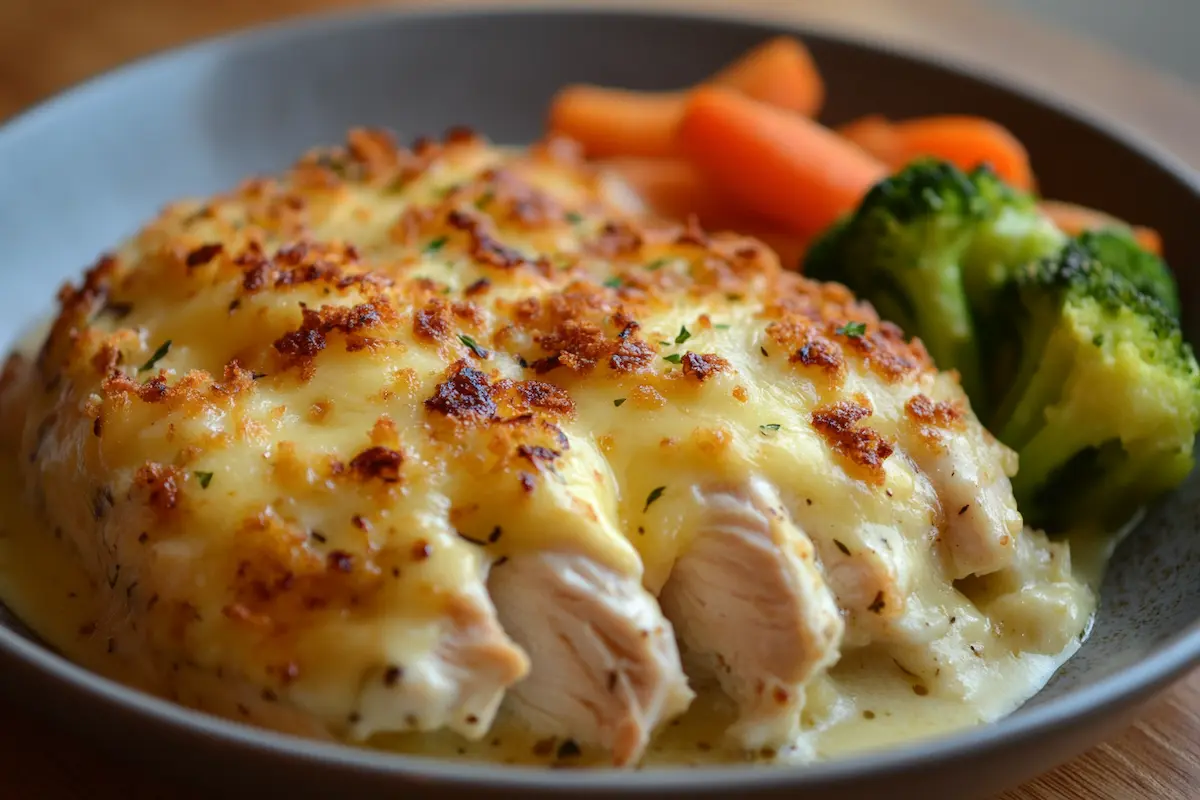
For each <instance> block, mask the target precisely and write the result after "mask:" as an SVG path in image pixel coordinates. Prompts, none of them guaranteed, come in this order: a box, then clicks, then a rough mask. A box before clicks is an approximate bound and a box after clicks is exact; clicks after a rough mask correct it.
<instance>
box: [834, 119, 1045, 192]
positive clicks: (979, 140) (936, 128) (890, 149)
mask: <svg viewBox="0 0 1200 800" xmlns="http://www.w3.org/2000/svg"><path fill="white" fill-rule="evenodd" d="M838 132H839V133H841V134H842V135H843V136H845V137H846V138H847V139H849V140H850V141H852V142H854V143H855V144H857V145H858V146H859V147H862V148H863V149H864V150H866V151H867V152H869V153H872V154H873V155H874V156H875V157H876V158H878V159H880V160H881V161H883V162H884V163H886V164H887V165H888V166H889V167H890V168H892V169H893V170H895V169H899V168H900V167H903V166H904V165H905V164H907V163H909V162H910V161H912V160H913V159H915V158H919V157H921V156H934V157H937V158H942V159H945V160H946V161H949V162H951V163H953V164H956V165H957V166H959V167H960V168H962V169H964V170H969V169H974V168H975V167H977V166H979V165H980V164H983V163H987V164H989V165H991V167H992V169H994V170H995V171H996V173H997V174H998V175H999V176H1000V177H1001V178H1003V179H1004V180H1005V181H1007V182H1008V183H1010V184H1011V185H1013V186H1016V187H1018V188H1020V189H1032V188H1033V186H1034V179H1033V170H1032V169H1031V168H1030V166H1029V154H1028V153H1027V152H1026V151H1025V146H1024V145H1022V144H1021V142H1020V141H1018V140H1017V137H1015V136H1013V135H1012V133H1011V132H1010V131H1009V130H1008V129H1007V128H1005V127H1004V126H1002V125H1000V124H998V123H996V122H992V121H991V120H989V119H983V118H982V117H968V116H953V115H943V116H935V117H921V118H919V119H910V120H904V121H902V122H890V121H888V120H887V119H885V118H884V117H881V116H879V115H877V114H872V115H870V116H866V117H863V118H861V119H858V120H855V121H854V122H851V123H848V124H846V125H843V126H842V127H841V128H839V129H838Z"/></svg>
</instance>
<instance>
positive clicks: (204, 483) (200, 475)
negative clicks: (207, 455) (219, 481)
mask: <svg viewBox="0 0 1200 800" xmlns="http://www.w3.org/2000/svg"><path fill="white" fill-rule="evenodd" d="M192 474H193V475H195V476H196V480H198V481H200V488H201V489H207V488H208V485H209V484H210V483H212V478H213V474H212V473H211V472H193V473H192Z"/></svg>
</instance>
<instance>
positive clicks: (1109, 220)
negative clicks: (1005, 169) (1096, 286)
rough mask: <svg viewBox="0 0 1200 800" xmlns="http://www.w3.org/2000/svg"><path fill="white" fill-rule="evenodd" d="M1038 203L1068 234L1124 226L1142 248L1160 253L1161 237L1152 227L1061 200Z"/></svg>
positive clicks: (1158, 254) (1156, 253)
mask: <svg viewBox="0 0 1200 800" xmlns="http://www.w3.org/2000/svg"><path fill="white" fill-rule="evenodd" d="M1040 205H1041V209H1042V212H1043V213H1044V214H1045V215H1046V216H1047V217H1049V218H1050V221H1051V222H1053V223H1054V224H1055V225H1057V226H1058V227H1059V229H1060V230H1062V232H1063V233H1065V234H1067V235H1068V236H1077V235H1079V234H1081V233H1083V232H1084V231H1091V230H1097V229H1099V228H1126V229H1128V230H1130V231H1132V232H1133V238H1134V239H1136V240H1137V243H1138V244H1139V245H1140V246H1141V247H1142V248H1144V249H1145V250H1148V251H1150V252H1151V253H1154V254H1155V255H1156V256H1161V255H1162V237H1161V236H1159V234H1158V231H1156V230H1154V229H1153V228H1147V227H1145V226H1144V225H1130V224H1129V223H1128V222H1126V221H1125V220H1122V219H1118V218H1117V217H1114V216H1113V215H1111V214H1107V213H1105V212H1103V211H1097V210H1096V209H1094V208H1088V207H1087V206H1081V205H1077V204H1075V203H1067V202H1063V201H1062V200H1042V201H1041V203H1040Z"/></svg>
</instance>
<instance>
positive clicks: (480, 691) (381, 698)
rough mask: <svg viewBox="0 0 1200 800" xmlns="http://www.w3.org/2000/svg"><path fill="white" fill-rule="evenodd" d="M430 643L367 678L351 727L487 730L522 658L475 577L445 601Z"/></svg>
mask: <svg viewBox="0 0 1200 800" xmlns="http://www.w3.org/2000/svg"><path fill="white" fill-rule="evenodd" d="M440 628H441V630H440V631H439V634H438V637H437V640H436V643H435V644H434V646H433V647H431V648H429V649H428V650H427V651H426V652H425V653H424V654H423V656H422V657H421V658H419V659H417V660H415V661H412V660H410V661H408V662H406V663H405V664H404V666H403V667H400V666H398V665H388V666H386V667H382V668H381V669H380V670H378V671H377V674H376V675H374V676H373V677H372V679H369V680H368V681H367V682H366V685H365V687H364V690H363V692H362V694H361V695H360V700H359V703H360V710H359V713H358V715H357V719H358V721H357V722H356V723H355V724H354V725H353V731H352V733H353V734H354V735H356V736H358V737H361V738H365V737H368V736H370V735H371V734H373V733H376V732H378V731H394V730H422V731H432V730H437V729H439V728H442V727H445V728H449V729H450V730H453V731H455V732H457V733H459V734H461V735H463V736H465V737H467V738H469V739H478V738H480V737H481V736H483V735H484V734H486V733H487V731H488V729H489V728H490V727H491V724H492V719H493V718H494V717H495V715H496V710H497V709H498V708H499V707H500V702H501V701H502V700H503V699H504V694H505V691H506V690H507V689H508V687H509V686H511V685H513V684H514V683H516V682H517V681H519V680H521V679H522V678H524V677H525V676H526V675H527V674H529V658H528V657H527V656H526V655H525V653H524V652H523V651H522V650H521V649H520V648H519V647H517V646H516V645H514V643H513V641H512V640H511V639H509V638H508V636H507V634H505V632H504V629H503V628H501V627H500V623H499V621H498V620H497V618H496V612H495V610H494V609H493V607H492V604H491V601H490V600H489V598H488V595H487V593H486V591H485V590H484V588H483V585H482V583H480V584H478V585H472V586H470V587H466V588H465V589H464V590H462V591H461V592H460V593H459V594H456V595H455V596H454V597H453V598H452V599H451V600H450V601H449V603H448V604H447V607H446V616H445V619H444V621H443V622H442V623H441V625H440Z"/></svg>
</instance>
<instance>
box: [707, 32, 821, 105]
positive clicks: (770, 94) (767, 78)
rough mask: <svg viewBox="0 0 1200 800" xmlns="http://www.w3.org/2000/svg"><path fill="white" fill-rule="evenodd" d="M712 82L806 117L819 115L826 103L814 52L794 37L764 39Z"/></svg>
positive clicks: (712, 79) (719, 73)
mask: <svg viewBox="0 0 1200 800" xmlns="http://www.w3.org/2000/svg"><path fill="white" fill-rule="evenodd" d="M709 82H710V83H713V84H716V85H718V86H726V87H728V88H730V89H736V90H737V91H739V92H741V93H742V94H744V95H747V96H749V97H753V98H754V99H755V100H761V101H762V102H764V103H770V104H771V105H773V106H779V107H780V108H786V109H790V110H791V111H796V112H798V113H800V114H803V115H805V116H806V117H815V116H816V115H817V112H818V111H820V110H821V104H822V103H824V102H825V84H824V83H823V82H822V80H821V73H820V72H818V71H817V65H816V62H814V61H813V58H812V54H811V53H809V52H808V48H807V47H805V46H804V45H803V44H802V43H801V42H800V41H799V40H798V39H795V38H793V37H791V36H776V37H775V38H774V39H769V40H767V41H766V42H763V43H762V44H760V45H759V46H758V47H755V48H754V49H753V50H751V51H750V52H748V53H746V54H745V55H744V56H742V57H741V58H739V59H738V60H737V61H734V62H733V63H732V64H730V65H729V66H727V67H725V69H723V70H721V71H720V72H718V73H717V74H716V75H714V76H713V77H712V78H711V79H710V80H709Z"/></svg>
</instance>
